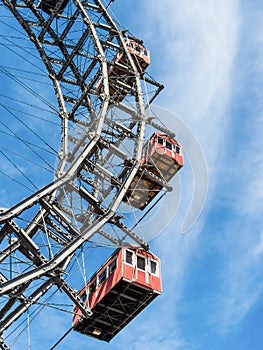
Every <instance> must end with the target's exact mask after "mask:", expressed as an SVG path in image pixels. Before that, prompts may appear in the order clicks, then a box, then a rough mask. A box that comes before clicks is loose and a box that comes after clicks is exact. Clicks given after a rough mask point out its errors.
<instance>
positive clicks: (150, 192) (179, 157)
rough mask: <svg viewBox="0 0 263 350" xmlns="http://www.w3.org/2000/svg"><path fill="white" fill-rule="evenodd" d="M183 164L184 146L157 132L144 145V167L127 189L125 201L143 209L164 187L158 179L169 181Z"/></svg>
mask: <svg viewBox="0 0 263 350" xmlns="http://www.w3.org/2000/svg"><path fill="white" fill-rule="evenodd" d="M183 165H184V160H183V153H182V146H181V145H180V144H179V143H178V142H177V141H176V140H174V139H172V138H170V137H168V136H167V135H165V134H161V133H159V132H155V133H154V134H153V135H152V136H151V138H150V139H149V141H148V142H147V143H146V145H145V147H144V156H143V158H142V167H141V168H140V169H139V170H138V172H137V174H136V176H135V178H134V179H133V181H132V183H131V185H130V187H129V189H128V190H127V192H126V194H125V197H124V199H123V200H124V202H127V203H128V204H130V205H131V206H133V207H135V208H138V209H141V210H143V209H144V208H145V207H146V206H147V205H148V204H149V203H150V202H151V201H152V200H153V198H154V197H155V196H157V194H158V193H159V192H160V191H161V190H162V188H163V185H162V184H161V183H160V182H159V181H158V179H161V180H165V181H167V182H169V181H170V180H171V179H172V177H173V176H174V175H175V174H176V173H177V172H178V171H179V170H180V169H181V168H182V166H183ZM149 172H150V173H152V174H154V175H155V176H157V178H154V177H152V176H151V175H150V174H149Z"/></svg>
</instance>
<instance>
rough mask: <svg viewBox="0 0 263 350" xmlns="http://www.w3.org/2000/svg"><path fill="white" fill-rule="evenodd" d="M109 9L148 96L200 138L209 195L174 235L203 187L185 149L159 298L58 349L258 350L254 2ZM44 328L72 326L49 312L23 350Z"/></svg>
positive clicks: (261, 9)
mask: <svg viewBox="0 0 263 350" xmlns="http://www.w3.org/2000/svg"><path fill="white" fill-rule="evenodd" d="M112 10H113V12H114V14H115V15H116V17H117V18H118V20H119V21H120V22H121V23H122V24H123V26H124V27H127V28H128V29H130V31H131V32H132V33H134V34H135V35H136V36H138V37H141V38H142V39H144V41H145V45H146V46H147V47H148V48H149V49H150V50H151V66H150V67H149V71H150V74H151V75H152V76H154V77H155V78H156V79H157V80H158V81H160V82H162V83H163V84H164V85H165V87H166V88H165V90H164V91H163V92H162V94H161V95H160V97H159V98H158V100H157V101H156V104H158V106H160V107H161V108H162V109H164V110H167V113H164V114H165V118H168V119H169V123H171V124H173V123H174V120H176V118H180V119H181V120H182V121H183V122H184V123H186V125H187V126H188V128H189V129H190V130H191V132H192V134H193V135H194V136H195V137H196V138H197V139H198V140H199V143H200V145H201V148H202V150H203V153H204V155H205V158H206V163H207V166H206V169H205V170H206V171H207V173H208V193H207V198H206V202H205V207H204V210H203V211H202V214H201V215H200V217H199V220H198V221H197V223H196V224H195V225H194V226H193V227H192V228H191V229H190V230H189V231H188V232H187V233H186V234H182V232H181V231H182V225H183V222H184V219H185V217H186V215H187V209H188V206H189V204H190V201H191V197H192V194H193V192H194V191H198V189H199V187H200V186H201V185H202V184H203V183H202V181H203V179H202V178H195V175H196V171H197V170H196V165H195V166H193V164H196V159H193V157H195V155H196V154H195V152H192V153H191V154H190V155H189V159H188V160H187V162H186V165H185V167H184V169H183V170H182V171H181V174H180V180H181V205H180V208H179V211H178V212H177V215H176V216H175V218H174V220H173V221H172V222H170V224H169V225H168V227H166V226H167V225H165V224H164V227H166V229H165V230H164V231H162V234H161V235H159V236H158V237H157V238H156V239H155V240H153V241H152V242H151V249H152V251H154V252H155V253H156V254H157V255H158V256H159V257H160V258H161V260H162V271H163V289H164V291H163V294H162V296H160V297H159V298H157V299H156V300H155V301H154V302H153V303H152V304H151V305H150V306H149V307H148V308H147V309H146V310H145V311H144V312H143V313H142V314H140V315H139V316H138V317H137V318H136V319H135V320H134V321H133V322H132V323H131V324H130V325H129V326H127V327H126V328H125V329H124V330H123V331H122V332H121V333H120V334H119V335H118V336H117V337H116V338H115V339H113V341H112V342H111V343H110V344H106V343H100V342H98V341H96V340H93V339H91V338H88V337H85V336H81V335H79V334H78V333H74V332H72V333H70V334H69V335H68V336H67V338H66V339H65V340H64V342H62V343H61V345H60V346H58V349H63V350H70V349H76V348H78V349H85V350H91V349H96V350H104V349H108V350H120V349H122V350H123V349H124V348H125V349H126V350H131V349H132V350H138V349H142V348H143V349H145V350H148V349H151V350H152V349H160V350H171V349H173V350H177V349H178V350H203V349H213V350H230V349H231V350H232V349H239V350H243V349H244V350H247V349H253V350H259V349H262V336H261V325H262V322H263V299H262V292H263V282H262V270H263V263H262V257H263V227H262V212H263V210H262V209H263V204H262V203H263V201H262V199H263V198H262V197H263V178H262V172H263V162H262V160H263V159H262V158H263V155H262V152H261V149H262V147H263V140H262V136H261V135H262V121H263V116H262V112H261V111H262V107H263V102H262V91H261V87H262V86H263V81H262V80H263V75H262V73H263V45H262V44H263V24H262V15H263V3H262V2H261V1H258V0H250V1H249V3H248V2H247V1H242V0H239V1H238V0H221V1H219V0H210V1H208V0H199V1H193V0H185V1H179V0H174V1H168V0H162V1H160V0H159V1H157V0H151V1H147V0H141V1H138V0H130V1H129V2H127V1H125V2H124V1H123V0H115V2H114V4H113V5H112ZM172 115H175V116H176V117H175V118H174V119H173V117H172ZM174 129H175V132H177V134H178V136H179V135H180V130H177V129H176V125H174ZM182 136H183V135H182ZM184 147H185V148H186V149H188V148H189V147H190V145H188V144H187V140H186V141H185V144H184ZM197 155H198V153H197ZM191 166H193V167H192V168H191ZM198 174H199V173H198ZM194 178H195V183H194V182H193V180H194ZM169 205H173V202H172V201H170V202H169ZM161 209H162V208H161ZM157 214H158V213H157ZM160 217H161V214H160ZM51 322H52V323H54V325H55V326H54V327H52V329H49V337H50V339H54V342H55V340H57V338H58V337H59V335H61V334H62V333H63V332H65V331H66V330H67V329H68V328H69V326H70V322H71V319H70V317H65V315H63V314H57V313H55V312H53V311H52V312H50V314H49V318H47V317H45V318H43V319H42V320H41V319H40V320H39V321H38V322H36V324H35V325H33V324H32V328H31V329H32V332H31V337H32V349H39V350H41V349H47V345H46V343H45V342H43V338H42V337H40V334H39V327H41V329H42V330H44V329H45V326H46V325H48V324H50V323H51ZM33 327H35V328H33ZM39 339H41V344H42V345H40V341H39ZM36 344H37V345H36ZM48 344H50V342H48ZM76 344H78V345H77V346H76ZM17 349H18V348H17Z"/></svg>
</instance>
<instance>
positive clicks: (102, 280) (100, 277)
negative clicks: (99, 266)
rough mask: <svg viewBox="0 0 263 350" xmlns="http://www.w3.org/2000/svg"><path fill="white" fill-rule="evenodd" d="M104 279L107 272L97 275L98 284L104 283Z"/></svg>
mask: <svg viewBox="0 0 263 350" xmlns="http://www.w3.org/2000/svg"><path fill="white" fill-rule="evenodd" d="M106 277H107V271H106V270H104V271H102V273H101V274H100V275H99V284H101V283H102V282H104V281H105V279H106Z"/></svg>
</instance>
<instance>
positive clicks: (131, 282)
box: [73, 247, 162, 341]
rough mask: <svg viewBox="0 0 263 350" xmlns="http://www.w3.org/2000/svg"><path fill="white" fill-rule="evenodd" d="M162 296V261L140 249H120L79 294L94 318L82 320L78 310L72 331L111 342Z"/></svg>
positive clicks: (76, 308) (75, 312) (76, 309)
mask: <svg viewBox="0 0 263 350" xmlns="http://www.w3.org/2000/svg"><path fill="white" fill-rule="evenodd" d="M161 292H162V287H161V272H160V260H159V259H158V258H157V257H156V256H155V255H153V254H152V253H150V252H146V251H144V250H142V249H139V248H135V247H128V248H126V247H125V248H119V249H117V250H116V251H115V253H114V254H113V255H112V256H111V257H110V258H109V259H108V260H107V261H106V262H105V263H104V264H103V265H102V266H101V267H100V269H99V270H98V271H97V272H96V273H95V274H94V275H93V276H92V277H91V279H90V280H89V281H88V282H87V284H86V285H85V286H84V287H83V288H82V289H81V290H80V291H79V296H80V297H81V298H82V300H83V301H84V302H85V303H86V304H87V305H88V306H89V307H90V308H91V310H92V312H93V314H92V316H91V317H89V318H86V319H82V313H81V311H80V309H78V307H76V306H75V307H74V318H73V329H74V330H75V331H77V332H80V333H83V334H85V335H88V336H91V337H95V338H97V339H100V340H104V341H110V340H111V339H112V338H113V337H114V336H115V335H116V334H117V333H118V332H119V331H121V330H122V329H123V328H124V327H125V326H126V325H127V324H128V323H129V322H130V321H131V320H132V319H133V318H134V317H135V316H136V315H137V314H138V313H139V312H141V311H142V310H143V309H144V308H145V307H146V306H147V305H148V304H149V303H150V302H151V301H152V300H153V299H155V298H156V297H157V296H158V295H160V294H161Z"/></svg>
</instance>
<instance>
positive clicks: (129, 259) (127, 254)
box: [125, 250, 133, 265]
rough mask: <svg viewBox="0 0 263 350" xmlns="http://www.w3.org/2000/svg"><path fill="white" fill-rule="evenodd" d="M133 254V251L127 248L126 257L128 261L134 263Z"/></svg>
mask: <svg viewBox="0 0 263 350" xmlns="http://www.w3.org/2000/svg"><path fill="white" fill-rule="evenodd" d="M132 256H133V253H132V252H130V251H128V250H126V257H125V261H126V263H128V264H131V265H132Z"/></svg>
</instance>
